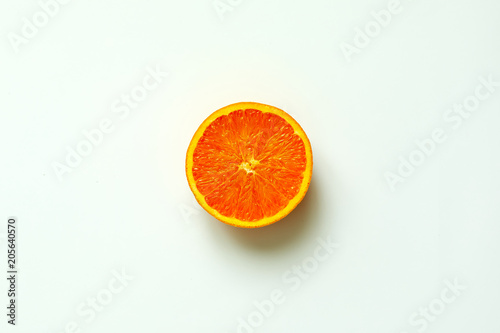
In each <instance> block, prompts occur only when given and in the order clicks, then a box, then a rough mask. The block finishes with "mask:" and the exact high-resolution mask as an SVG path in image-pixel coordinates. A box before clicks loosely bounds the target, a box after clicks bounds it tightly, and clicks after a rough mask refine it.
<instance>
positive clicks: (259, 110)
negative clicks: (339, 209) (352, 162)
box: [186, 102, 312, 228]
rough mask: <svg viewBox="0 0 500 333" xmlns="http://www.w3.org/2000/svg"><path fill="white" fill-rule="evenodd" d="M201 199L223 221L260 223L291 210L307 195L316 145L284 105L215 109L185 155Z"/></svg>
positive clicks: (191, 182) (247, 224)
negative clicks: (312, 147)
mask: <svg viewBox="0 0 500 333" xmlns="http://www.w3.org/2000/svg"><path fill="white" fill-rule="evenodd" d="M186 174H187V178H188V183H189V186H190V188H191V190H192V191H193V193H194V195H195V197H196V199H197V201H198V202H199V203H200V204H201V206H202V207H203V208H204V209H205V210H206V211H207V212H209V213H210V214H211V215H213V216H214V217H216V218H217V219H219V220H221V221H222V222H225V223H228V224H231V225H234V226H238V227H247V228H254V227H261V226H264V225H268V224H271V223H274V222H276V221H278V220H280V219H281V218H283V217H284V216H286V215H287V214H288V213H289V212H290V211H291V210H293V209H294V208H295V206H296V205H297V204H298V203H299V202H300V201H301V200H302V198H303V197H304V195H305V193H306V191H307V188H308V187H309V183H310V180H311V175H312V151H311V146H310V143H309V140H308V139H307V136H306V134H305V133H304V131H303V130H302V128H301V127H300V125H299V124H298V123H297V122H296V121H295V120H294V119H293V118H292V117H291V116H290V115H288V114H287V113H285V112H284V111H282V110H280V109H278V108H275V107H272V106H269V105H265V104H259V103H250V102H244V103H236V104H232V105H229V106H227V107H225V108H222V109H220V110H218V111H216V112H214V113H213V114H212V115H211V116H209V117H208V118H207V119H206V120H205V121H204V122H203V123H202V124H201V126H200V128H199V129H198V130H197V131H196V133H195V135H194V137H193V139H192V140H191V143H190V145H189V148H188V152H187V156H186Z"/></svg>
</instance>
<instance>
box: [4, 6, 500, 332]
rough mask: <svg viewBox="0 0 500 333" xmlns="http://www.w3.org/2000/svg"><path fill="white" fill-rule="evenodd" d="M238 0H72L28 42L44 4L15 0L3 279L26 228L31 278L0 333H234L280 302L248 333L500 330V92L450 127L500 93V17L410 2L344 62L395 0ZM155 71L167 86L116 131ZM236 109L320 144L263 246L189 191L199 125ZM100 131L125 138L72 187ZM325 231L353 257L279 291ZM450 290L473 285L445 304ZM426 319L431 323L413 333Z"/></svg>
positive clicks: (103, 148)
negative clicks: (118, 106)
mask: <svg viewBox="0 0 500 333" xmlns="http://www.w3.org/2000/svg"><path fill="white" fill-rule="evenodd" d="M232 3H233V5H231V9H232V10H231V11H227V12H225V13H223V14H222V16H220V15H219V13H218V12H217V10H216V9H215V8H214V6H213V4H212V2H211V1H210V0H196V1H164V0H163V1H161V0H154V1H139V0H126V1H125V0H108V1H77V0H73V1H71V2H70V3H69V4H66V5H60V8H59V11H58V12H57V13H56V14H55V15H54V16H53V17H50V19H49V21H48V23H47V25H46V26H43V27H40V28H39V29H38V32H37V33H34V34H33V36H31V37H30V38H27V39H26V40H25V42H24V43H22V44H19V45H17V47H15V46H14V45H13V44H12V42H11V39H12V38H13V37H12V36H13V35H12V34H17V35H18V36H22V29H23V25H25V22H24V21H23V18H24V17H26V18H28V20H30V21H33V18H32V17H33V15H36V13H37V12H40V11H41V9H40V6H39V4H38V3H37V2H36V1H28V0H18V1H6V0H2V1H1V3H0V22H1V23H0V36H1V42H0V74H1V76H0V112H1V118H0V126H1V127H0V148H1V152H2V156H3V158H2V161H1V164H0V174H1V184H0V185H1V186H0V219H1V220H2V221H3V222H2V223H1V229H0V248H1V258H2V259H1V263H2V264H1V267H2V271H4V270H6V269H5V262H6V237H5V231H6V222H7V217H8V216H12V215H13V216H17V218H18V219H19V225H18V227H19V238H18V246H19V272H20V277H19V285H18V288H19V297H18V304H19V307H18V325H17V326H16V327H10V326H11V325H7V324H6V319H7V317H6V316H5V312H6V309H5V306H6V304H7V301H8V300H7V296H6V291H7V285H6V280H5V278H2V281H3V282H2V283H0V285H1V288H2V289H1V292H0V295H1V297H0V304H1V308H2V309H4V310H2V311H1V316H0V318H2V319H1V321H2V322H1V323H0V327H1V331H2V332H23V333H24V332H26V333H29V332H43V333H52V332H54V333H60V332H95V333H99V332H228V333H229V332H237V331H238V320H239V319H238V318H242V319H243V320H246V321H248V317H249V316H252V313H254V312H255V311H257V310H256V307H255V305H254V302H255V301H258V302H262V301H264V300H265V299H269V297H270V293H271V292H272V291H273V290H275V289H278V290H281V291H282V292H283V293H284V296H285V300H284V302H283V303H282V304H279V305H276V306H275V309H274V312H273V314H271V315H270V316H269V317H265V318H263V316H262V315H260V316H261V317H259V315H255V314H253V316H254V319H253V320H254V321H255V320H258V319H259V318H263V319H262V320H261V322H258V327H255V328H253V327H250V329H248V328H246V329H243V328H241V329H240V330H239V331H240V332H245V333H246V332H250V331H255V332H263V333H264V332H273V333H275V332H287V333H291V332H293V333H295V332H306V331H307V332H344V333H358V332H359V333H364V332H374V333H375V332H376V333H378V332H380V333H382V332H384V333H386V332H394V333H401V332H407V333H413V332H418V329H421V331H428V332H450V333H451V332H453V333H458V332H464V333H465V332H499V331H500V322H499V321H498V312H499V310H500V303H499V297H500V287H499V285H498V283H499V281H500V267H499V263H498V255H499V251H500V245H499V244H500V242H499V241H498V239H499V237H500V226H499V222H500V205H499V204H498V201H499V197H500V176H499V173H498V170H499V167H500V156H499V151H498V149H499V145H500V132H499V130H498V126H499V121H500V88H499V87H497V88H496V91H495V92H494V93H491V94H490V96H489V97H488V98H487V99H486V100H484V101H481V103H480V105H479V106H478V108H477V109H476V110H475V111H474V112H472V113H471V115H470V117H469V118H467V119H465V120H463V122H462V123H461V126H459V127H458V128H456V129H455V128H453V124H454V123H453V122H449V121H448V122H447V121H445V120H444V118H443V115H444V114H446V112H447V110H448V109H450V108H451V107H453V105H454V104H459V103H463V101H464V100H465V99H466V98H467V97H468V96H473V95H474V92H475V89H476V87H477V86H478V85H480V81H479V78H480V77H483V78H485V79H487V78H488V77H489V76H491V78H492V80H494V81H496V82H499V81H500V40H499V34H500V3H499V2H498V1H497V0H457V1H430V0H420V1H416V0H414V1H410V0H401V2H400V6H399V12H398V14H393V15H392V17H391V19H390V22H388V24H386V26H385V27H383V28H382V29H381V31H379V32H377V31H375V32H376V36H375V35H373V36H374V37H370V38H369V42H368V43H367V44H368V45H366V46H364V47H360V48H359V49H358V51H359V52H358V53H356V54H353V55H352V56H350V57H346V55H345V54H344V52H343V51H342V49H341V46H342V45H344V46H345V44H343V43H349V44H350V45H355V44H354V42H355V41H354V40H355V37H356V31H357V30H356V28H360V29H364V28H365V25H367V24H369V23H370V22H371V21H374V18H373V16H372V15H371V12H372V11H376V12H379V11H381V10H385V9H387V7H388V2H387V1H380V0H378V1H368V0H355V1H348V0H342V1H326V0H323V1H319V0H318V1H309V2H306V1H264V0H252V1H250V0H243V1H240V2H238V1H236V0H233V1H232ZM221 18H222V19H221ZM42 19H43V17H42ZM42 23H43V22H42ZM375 28H376V27H375ZM9 36H10V37H9ZM358 37H359V36H358ZM358 42H359V41H358ZM16 48H17V51H18V52H16ZM348 58H349V59H348ZM349 60H350V61H349ZM148 68H150V69H158V70H160V71H163V72H168V73H169V75H168V78H165V79H164V80H163V81H162V82H161V83H160V84H158V86H157V87H156V89H154V90H153V91H151V92H149V94H148V96H147V98H146V99H145V100H144V101H143V102H141V103H140V105H139V106H138V107H137V108H136V109H134V110H132V111H131V112H130V114H129V115H128V117H120V114H119V113H114V112H113V104H114V103H115V101H117V100H119V99H120V98H121V95H122V94H129V93H130V92H131V90H132V89H134V88H135V87H137V86H138V85H141V84H142V82H143V78H144V77H145V76H146V75H148ZM485 91H486V90H484V89H483V92H485ZM238 101H256V102H261V103H266V104H271V105H274V106H277V107H279V108H282V109H284V110H285V111H287V112H289V113H290V114H291V115H292V116H294V117H295V119H297V121H299V123H300V124H301V125H302V127H303V128H304V130H305V131H306V133H307V134H308V136H309V138H310V140H311V143H312V146H313V153H314V174H313V179H312V183H311V187H310V190H309V192H308V194H307V195H306V197H305V199H304V201H303V202H302V203H301V204H300V205H299V206H298V207H297V208H296V210H295V211H294V212H293V213H292V214H291V215H289V216H288V217H287V218H286V219H284V220H282V221H280V222H279V223H277V224H274V225H271V226H268V227H265V228H261V229H258V230H244V229H238V228H234V227H231V226H227V225H225V224H223V223H220V222H218V221H217V220H215V219H214V218H212V217H211V216H209V215H208V214H207V213H205V212H204V211H203V210H201V209H200V208H199V206H198V205H197V204H194V203H193V196H192V194H191V192H190V190H189V187H188V184H187V181H186V179H185V171H184V159H185V152H186V150H187V147H188V144H189V141H190V139H191V137H192V135H193V133H194V132H195V130H196V129H197V127H198V126H199V124H200V123H201V122H202V121H203V120H204V119H205V118H206V117H207V116H208V115H209V114H210V113H211V112H213V111H215V110H217V109H218V108H220V107H223V106H225V105H227V104H230V103H234V102H238ZM103 119H110V120H111V121H112V123H113V126H114V127H113V128H114V129H113V131H112V132H111V133H109V134H106V135H105V136H104V138H103V140H102V143H100V144H99V145H98V146H95V147H94V148H93V151H92V152H91V153H90V154H89V155H88V156H86V157H84V158H83V159H82V161H81V163H80V164H79V165H78V166H77V167H75V168H72V169H71V170H72V171H71V173H65V174H64V175H63V176H62V180H59V179H58V177H57V175H56V172H55V171H54V169H53V165H54V163H62V164H65V163H66V162H65V159H66V155H67V154H68V152H67V149H68V147H70V148H72V149H76V147H77V145H78V144H79V143H80V142H82V140H84V139H85V137H84V136H83V134H82V131H84V130H91V129H95V128H97V127H98V126H99V123H100V122H101V121H102V120H103ZM436 128H438V129H439V128H441V129H442V130H443V131H444V132H445V134H446V137H447V139H446V141H445V142H443V143H440V144H437V145H436V147H434V150H433V151H432V153H431V154H430V156H428V157H426V158H425V161H424V162H423V163H422V164H421V165H419V166H417V167H416V168H415V169H414V170H413V173H412V174H411V175H409V176H408V177H402V179H404V182H400V183H397V184H396V185H395V188H394V191H392V190H391V187H390V186H389V184H388V182H387V181H386V178H385V176H384V175H386V173H387V172H392V173H394V174H397V169H398V167H399V166H400V159H399V158H400V157H402V158H405V159H408V158H409V156H410V154H412V153H413V152H415V151H416V150H417V149H418V147H417V145H416V143H415V141H418V140H425V139H426V138H430V137H431V135H432V132H433V131H434V130H435V129H436ZM416 154H418V153H416ZM415 156H417V155H415ZM318 237H319V238H321V239H323V240H325V241H326V240H327V239H328V238H330V239H331V240H332V241H334V242H336V243H338V248H336V249H335V251H334V252H333V253H332V254H330V255H329V256H328V259H327V260H324V261H322V262H320V263H319V265H318V267H317V268H315V269H314V270H313V272H312V273H310V274H309V276H308V278H307V279H304V280H303V281H301V284H300V287H299V288H298V289H297V290H292V287H293V284H292V283H289V282H286V281H285V280H284V279H283V275H287V274H289V273H290V271H289V270H290V269H292V268H293V266H294V265H299V266H300V265H302V263H303V261H304V260H305V262H309V263H310V262H311V258H313V257H312V256H313V255H314V252H315V249H316V247H317V238H318ZM324 253H326V252H324ZM324 253H323V254H324ZM122 270H123V271H124V272H125V273H126V274H127V275H129V276H131V277H133V280H130V281H128V282H127V286H126V287H124V288H122V291H121V292H119V293H117V294H114V295H113V296H112V297H113V298H112V300H110V302H109V304H107V305H105V306H104V307H103V308H102V309H101V310H100V311H97V310H95V316H94V317H92V319H90V315H88V316H83V315H82V314H81V313H80V314H79V313H78V312H77V309H78V307H80V306H86V304H87V302H88V301H89V299H92V298H96V296H100V297H101V299H103V298H102V297H105V296H106V295H108V296H109V295H110V294H109V292H107V291H106V290H107V288H109V286H108V285H109V283H110V282H111V283H113V281H114V280H113V276H114V275H113V274H114V272H115V273H116V272H121V271H122ZM2 276H4V275H3V273H2ZM455 280H456V281H458V283H459V284H460V285H462V286H465V287H466V289H465V290H464V291H461V292H460V293H459V296H456V297H455V299H454V301H453V302H451V303H450V304H445V303H443V302H442V301H440V297H441V294H442V292H443V290H446V288H447V285H446V281H449V282H450V283H453V282H454V281H455ZM444 292H445V294H446V291H444ZM450 295H452V294H450V293H448V296H450ZM106 301H108V300H107V299H106ZM264 303H265V302H264ZM430 304H433V305H432V306H434V310H433V311H435V312H436V311H437V312H439V314H438V315H435V316H433V319H432V321H431V320H427V321H426V320H424V322H425V323H426V324H425V329H424V324H423V323H422V321H420V324H418V325H417V324H415V323H413V324H411V323H410V319H411V317H412V316H415V313H418V311H419V310H420V309H421V308H422V309H425V308H429V306H430ZM440 304H445V308H444V310H443V309H441V308H440V307H439V306H440ZM87 309H89V308H87ZM436 309H437V310H436ZM441 312H442V313H441ZM416 318H417V317H414V319H416ZM418 318H420V320H421V318H423V317H418ZM71 322H74V323H75V324H76V325H78V329H75V330H71V329H70V330H66V327H67V325H70V326H71V325H72V324H71ZM6 328H7V329H6Z"/></svg>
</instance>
